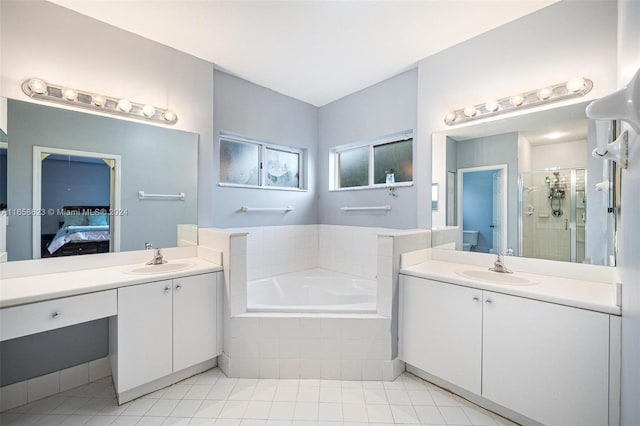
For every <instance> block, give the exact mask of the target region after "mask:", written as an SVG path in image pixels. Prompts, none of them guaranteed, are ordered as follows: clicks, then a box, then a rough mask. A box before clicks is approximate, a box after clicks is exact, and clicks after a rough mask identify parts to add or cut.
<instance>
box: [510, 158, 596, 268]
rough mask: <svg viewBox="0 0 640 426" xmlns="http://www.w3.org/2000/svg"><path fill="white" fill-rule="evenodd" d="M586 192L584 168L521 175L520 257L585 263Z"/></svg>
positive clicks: (519, 188)
mask: <svg viewBox="0 0 640 426" xmlns="http://www.w3.org/2000/svg"><path fill="white" fill-rule="evenodd" d="M585 188H586V175H585V169H583V168H575V169H555V170H543V171H533V172H526V173H521V174H520V175H519V177H518V198H519V200H518V201H519V203H518V204H519V215H518V216H519V222H520V223H519V227H518V228H519V234H520V235H519V238H518V241H519V253H520V255H521V256H524V257H535V258H538V259H549V260H561V261H567V262H578V263H583V262H584V260H585V223H586V220H587V217H586V214H587V213H586V203H587V200H586V195H585Z"/></svg>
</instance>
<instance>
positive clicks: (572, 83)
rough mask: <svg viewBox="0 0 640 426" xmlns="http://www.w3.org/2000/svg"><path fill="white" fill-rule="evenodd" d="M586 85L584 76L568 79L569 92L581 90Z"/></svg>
mask: <svg viewBox="0 0 640 426" xmlns="http://www.w3.org/2000/svg"><path fill="white" fill-rule="evenodd" d="M584 87H585V81H584V78H582V77H573V78H570V79H569V81H567V91H568V92H569V93H575V92H579V91H580V90H582V89H584Z"/></svg>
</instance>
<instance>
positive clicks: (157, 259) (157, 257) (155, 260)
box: [147, 248, 167, 265]
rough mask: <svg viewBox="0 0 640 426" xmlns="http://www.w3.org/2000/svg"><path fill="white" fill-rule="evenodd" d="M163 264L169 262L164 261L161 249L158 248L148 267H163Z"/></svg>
mask: <svg viewBox="0 0 640 426" xmlns="http://www.w3.org/2000/svg"><path fill="white" fill-rule="evenodd" d="M163 263H167V261H166V260H164V259H163V257H162V253H160V249H159V248H157V249H156V251H155V253H154V254H153V259H151V260H150V261H148V262H147V265H162V264H163Z"/></svg>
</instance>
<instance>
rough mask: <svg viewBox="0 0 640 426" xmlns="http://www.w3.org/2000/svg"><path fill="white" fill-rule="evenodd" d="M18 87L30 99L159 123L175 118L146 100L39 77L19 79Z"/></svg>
mask: <svg viewBox="0 0 640 426" xmlns="http://www.w3.org/2000/svg"><path fill="white" fill-rule="evenodd" d="M22 91H23V92H24V93H26V94H27V96H29V97H31V98H34V99H41V100H44V101H50V102H57V103H61V104H66V105H72V106H76V107H80V108H87V109H91V110H94V111H102V112H105V113H109V114H115V115H122V116H125V117H130V118H136V119H141V120H147V121H153V122H156V123H162V124H171V125H173V124H176V123H177V122H178V116H177V115H176V113H174V112H173V111H169V110H166V109H163V108H158V107H154V106H152V105H148V104H140V103H138V102H133V101H130V100H128V99H124V98H122V99H118V98H113V97H111V96H106V95H99V94H97V93H92V92H86V91H84V90H78V89H73V88H70V87H64V86H58V85H57V84H51V83H47V82H45V81H44V80H42V79H39V78H30V79H27V80H25V81H24V82H23V83H22Z"/></svg>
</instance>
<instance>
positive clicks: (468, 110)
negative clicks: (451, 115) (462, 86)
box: [463, 105, 478, 117]
mask: <svg viewBox="0 0 640 426" xmlns="http://www.w3.org/2000/svg"><path fill="white" fill-rule="evenodd" d="M477 113H478V110H477V109H476V107H474V106H473V105H469V106H466V107H464V110H463V114H464V115H465V116H466V117H473V116H474V115H476V114H477Z"/></svg>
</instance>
